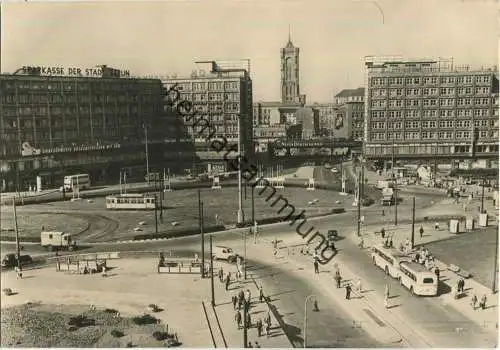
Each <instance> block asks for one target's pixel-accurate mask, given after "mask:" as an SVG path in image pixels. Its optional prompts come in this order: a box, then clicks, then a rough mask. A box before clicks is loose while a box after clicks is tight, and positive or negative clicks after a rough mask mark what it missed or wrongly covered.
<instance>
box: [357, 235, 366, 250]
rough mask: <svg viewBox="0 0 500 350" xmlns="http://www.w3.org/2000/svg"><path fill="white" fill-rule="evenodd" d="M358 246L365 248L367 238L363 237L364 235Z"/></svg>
mask: <svg viewBox="0 0 500 350" xmlns="http://www.w3.org/2000/svg"><path fill="white" fill-rule="evenodd" d="M358 247H359V249H363V248H364V247H365V240H364V239H363V237H361V239H360V240H359V244H358Z"/></svg>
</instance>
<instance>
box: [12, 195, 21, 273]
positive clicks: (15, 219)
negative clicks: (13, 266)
mask: <svg viewBox="0 0 500 350" xmlns="http://www.w3.org/2000/svg"><path fill="white" fill-rule="evenodd" d="M12 207H13V209H14V229H15V230H16V255H17V268H18V269H19V271H21V247H20V243H19V228H18V227H17V211H16V197H14V198H12Z"/></svg>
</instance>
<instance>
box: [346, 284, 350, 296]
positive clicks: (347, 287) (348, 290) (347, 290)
mask: <svg viewBox="0 0 500 350" xmlns="http://www.w3.org/2000/svg"><path fill="white" fill-rule="evenodd" d="M345 298H346V299H347V300H350V299H351V285H350V284H348V285H347V286H345Z"/></svg>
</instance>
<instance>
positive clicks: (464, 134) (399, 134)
mask: <svg viewBox="0 0 500 350" xmlns="http://www.w3.org/2000/svg"><path fill="white" fill-rule="evenodd" d="M370 137H371V140H433V139H435V140H442V139H462V140H470V139H471V137H472V133H471V132H470V131H466V130H460V131H421V132H418V131H404V132H403V131H396V132H392V131H389V132H387V133H385V132H372V133H370ZM479 137H480V138H498V130H481V131H480V132H479Z"/></svg>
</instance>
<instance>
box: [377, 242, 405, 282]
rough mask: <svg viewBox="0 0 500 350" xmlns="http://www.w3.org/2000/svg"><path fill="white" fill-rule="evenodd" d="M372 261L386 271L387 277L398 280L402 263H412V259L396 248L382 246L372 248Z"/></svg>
mask: <svg viewBox="0 0 500 350" xmlns="http://www.w3.org/2000/svg"><path fill="white" fill-rule="evenodd" d="M372 260H373V264H374V265H375V266H378V267H380V268H381V269H382V270H384V271H385V274H386V275H388V276H391V277H394V278H398V277H399V275H400V272H399V268H400V263H401V262H404V261H411V258H410V257H409V256H407V255H404V254H402V253H401V252H399V251H398V250H397V249H395V248H385V247H383V246H382V245H380V246H374V247H372Z"/></svg>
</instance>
